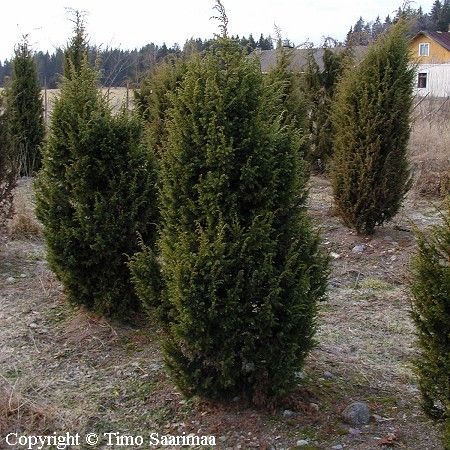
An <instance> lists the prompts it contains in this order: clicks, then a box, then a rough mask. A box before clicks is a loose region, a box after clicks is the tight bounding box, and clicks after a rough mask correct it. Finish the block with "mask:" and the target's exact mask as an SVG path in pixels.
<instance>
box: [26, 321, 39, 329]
mask: <svg viewBox="0 0 450 450" xmlns="http://www.w3.org/2000/svg"><path fill="white" fill-rule="evenodd" d="M28 326H29V327H30V328H37V323H36V322H31V323H30V324H29V325H28Z"/></svg>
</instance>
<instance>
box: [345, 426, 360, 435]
mask: <svg viewBox="0 0 450 450" xmlns="http://www.w3.org/2000/svg"><path fill="white" fill-rule="evenodd" d="M348 434H351V435H352V436H357V435H358V434H361V430H360V429H359V428H349V429H348Z"/></svg>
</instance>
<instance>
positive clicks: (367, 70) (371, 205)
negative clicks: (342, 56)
mask: <svg viewBox="0 0 450 450" xmlns="http://www.w3.org/2000/svg"><path fill="white" fill-rule="evenodd" d="M413 78H414V68H413V67H411V65H410V63H409V49H408V41H407V38H406V35H405V26H404V24H403V22H399V23H398V24H397V25H395V26H394V27H392V28H391V31H390V32H389V33H388V34H387V35H386V36H383V37H382V38H380V40H379V41H377V43H376V44H374V45H372V46H371V47H370V48H369V50H368V52H367V54H366V56H365V58H364V60H363V61H362V62H361V63H360V64H359V65H358V66H356V67H352V68H350V69H349V70H347V71H346V72H345V74H344V76H343V77H342V81H341V82H340V84H339V86H338V91H337V93H336V101H335V102H334V104H333V106H334V107H333V128H334V159H333V168H332V177H333V180H332V182H333V194H334V199H335V205H336V209H337V212H338V214H339V215H340V216H341V218H342V219H343V221H344V222H345V224H346V225H347V226H349V227H352V228H354V229H356V230H357V231H358V232H359V233H367V234H371V233H373V232H374V228H375V227H376V226H377V225H381V224H383V223H384V222H385V221H387V220H389V219H391V218H392V217H393V216H394V215H395V214H396V213H397V211H398V209H399V208H400V206H401V202H402V200H403V198H404V196H405V194H406V192H407V191H408V189H409V185H410V183H409V180H410V177H409V169H408V161H407V144H408V139H409V134H410V110H411V104H412V81H413Z"/></svg>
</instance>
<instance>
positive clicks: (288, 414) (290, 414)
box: [283, 409, 295, 418]
mask: <svg viewBox="0 0 450 450" xmlns="http://www.w3.org/2000/svg"><path fill="white" fill-rule="evenodd" d="M294 416H295V412H294V411H291V410H290V409H285V410H284V411H283V417H286V418H290V417H294Z"/></svg>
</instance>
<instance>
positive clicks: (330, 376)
mask: <svg viewBox="0 0 450 450" xmlns="http://www.w3.org/2000/svg"><path fill="white" fill-rule="evenodd" d="M323 377H324V378H325V379H327V380H332V379H333V378H334V375H333V374H332V373H331V372H328V370H326V371H325V372H324V373H323Z"/></svg>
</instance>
